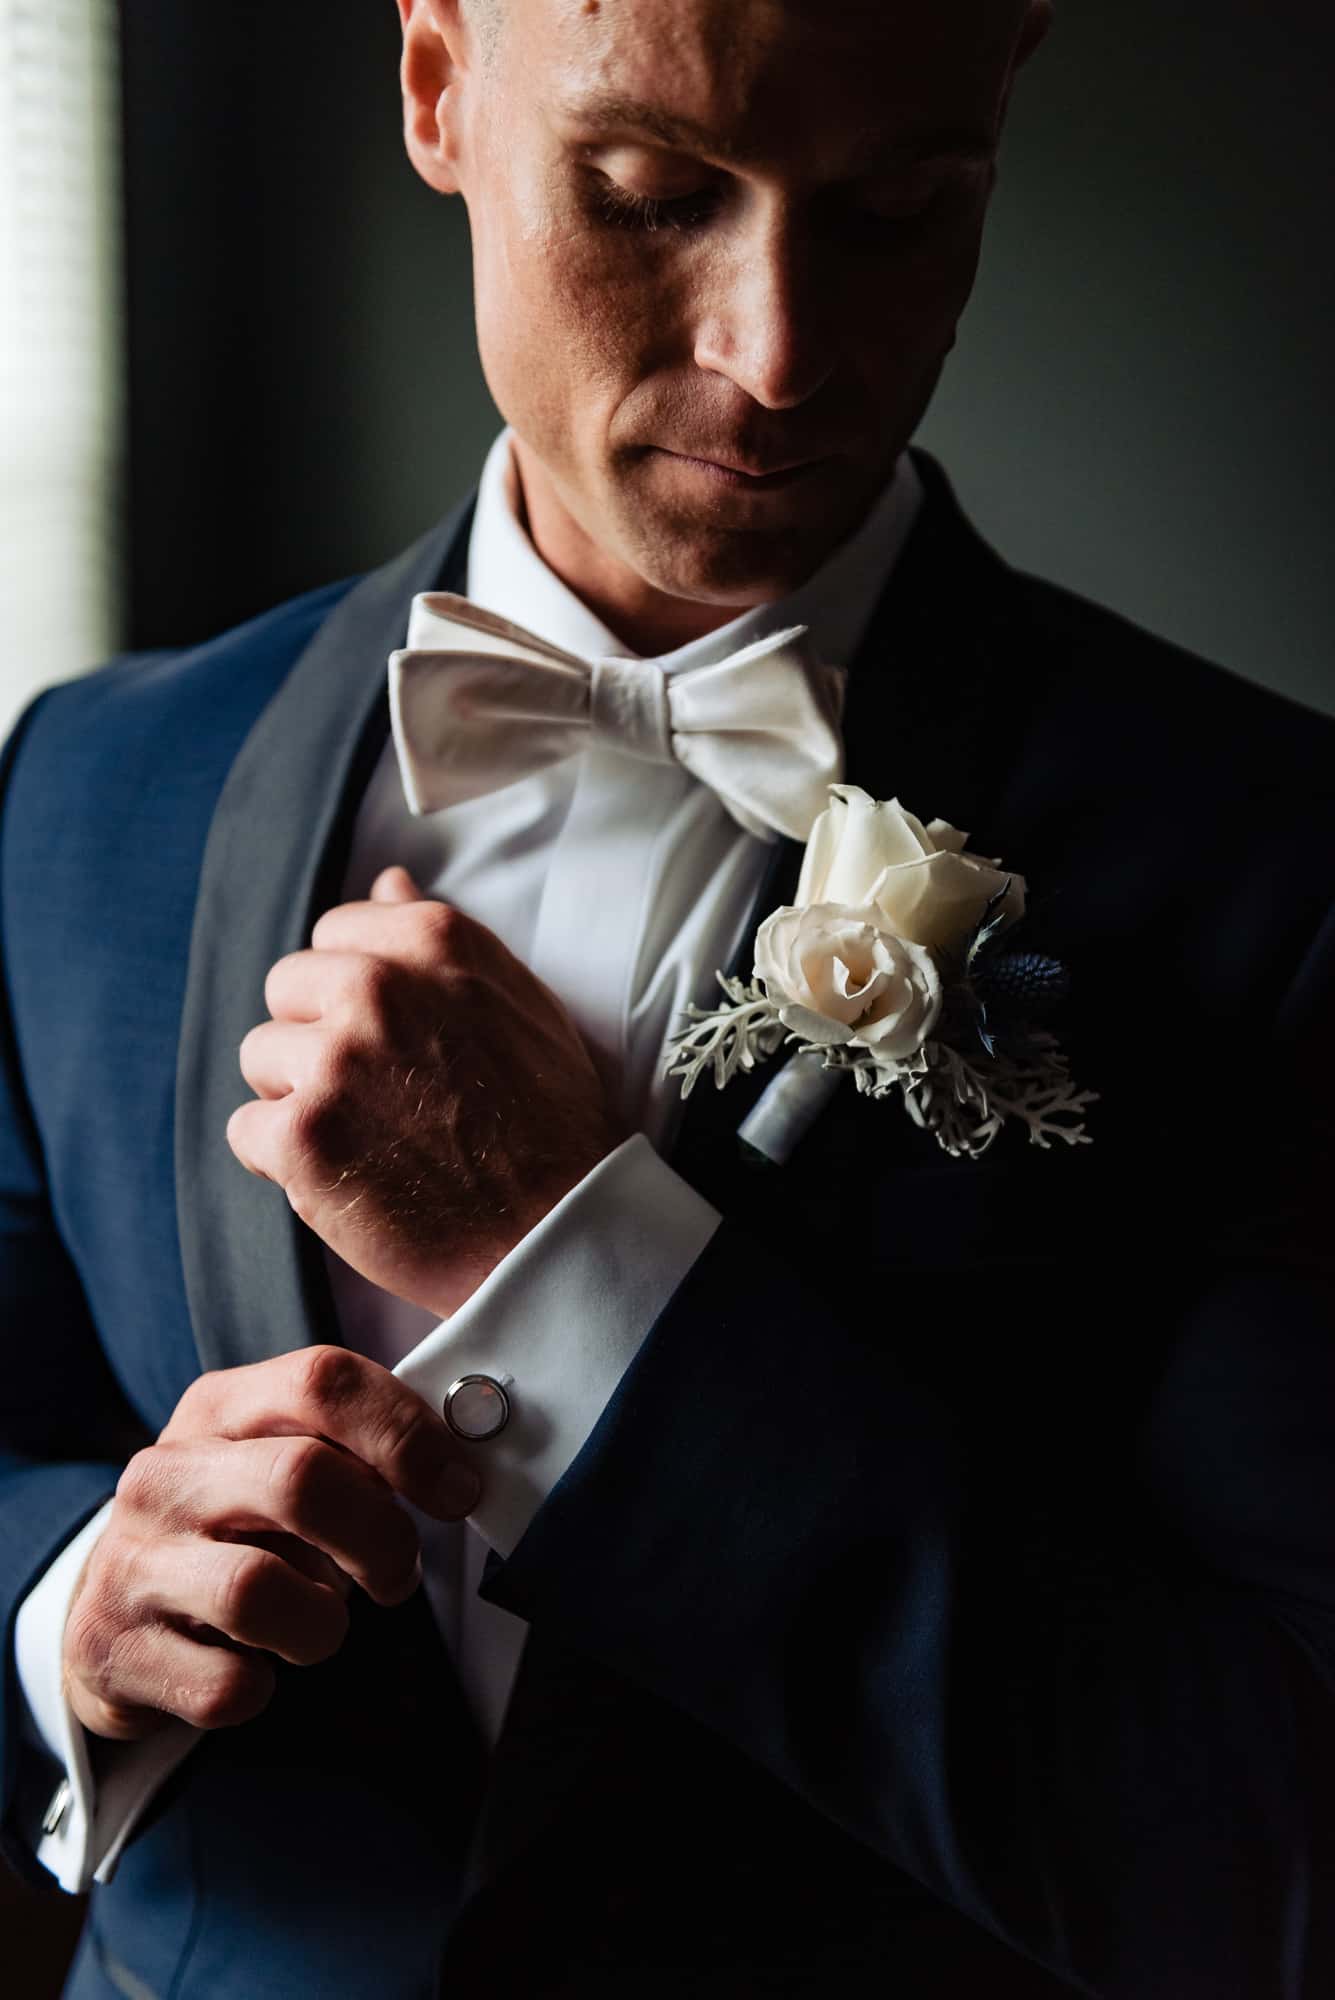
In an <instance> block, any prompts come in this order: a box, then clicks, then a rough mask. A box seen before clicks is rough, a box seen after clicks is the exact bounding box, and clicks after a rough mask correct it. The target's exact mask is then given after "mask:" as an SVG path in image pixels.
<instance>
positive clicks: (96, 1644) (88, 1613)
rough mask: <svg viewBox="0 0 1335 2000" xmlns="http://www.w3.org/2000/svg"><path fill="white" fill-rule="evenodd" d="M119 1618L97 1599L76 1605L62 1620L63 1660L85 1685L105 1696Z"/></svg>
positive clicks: (107, 1689) (108, 1685) (108, 1684)
mask: <svg viewBox="0 0 1335 2000" xmlns="http://www.w3.org/2000/svg"><path fill="white" fill-rule="evenodd" d="M119 1634H120V1625H119V1621H118V1620H117V1619H115V1618H114V1617H112V1616H111V1615H110V1614H109V1612H108V1610H107V1607H106V1605H105V1604H104V1603H102V1602H101V1601H100V1600H99V1599H97V1598H93V1599H91V1600H82V1601H80V1602H79V1603H78V1604H76V1605H75V1606H74V1608H73V1610H72V1611H71V1612H70V1615H69V1617H68V1619H67V1620H66V1623H65V1645H64V1653H65V1659H66V1661H67V1662H68V1663H69V1665H70V1666H71V1667H72V1668H73V1669H74V1671H75V1672H76V1673H77V1674H78V1676H79V1678H80V1680H81V1681H83V1682H84V1684H85V1686H87V1687H89V1688H91V1689H92V1691H93V1692H94V1693H95V1694H97V1695H99V1696H101V1697H103V1698H105V1696H106V1695H107V1693H108V1691H109V1688H110V1681H111V1674H112V1664H113V1659H114V1655H115V1650H116V1641H117V1639H118V1637H119Z"/></svg>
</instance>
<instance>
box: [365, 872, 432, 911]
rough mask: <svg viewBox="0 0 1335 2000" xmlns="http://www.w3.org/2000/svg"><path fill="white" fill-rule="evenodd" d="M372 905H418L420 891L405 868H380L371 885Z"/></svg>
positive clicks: (420, 898) (420, 897) (420, 899)
mask: <svg viewBox="0 0 1335 2000" xmlns="http://www.w3.org/2000/svg"><path fill="white" fill-rule="evenodd" d="M371 901H372V902H373V903H420V902H421V901H422V891H421V890H420V889H419V888H418V886H417V884H416V882H414V880H413V878H412V876H411V875H410V874H409V873H408V870H407V869H406V868H400V867H399V866H398V865H397V863H396V864H395V866H394V867H393V868H382V869H381V871H380V873H379V874H378V875H377V876H376V878H375V881H374V882H373V883H372V884H371Z"/></svg>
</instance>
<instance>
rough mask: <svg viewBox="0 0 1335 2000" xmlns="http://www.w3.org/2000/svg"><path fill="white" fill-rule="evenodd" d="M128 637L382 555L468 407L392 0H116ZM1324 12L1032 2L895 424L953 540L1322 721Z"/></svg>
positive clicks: (1329, 141) (470, 423) (422, 514)
mask: <svg viewBox="0 0 1335 2000" xmlns="http://www.w3.org/2000/svg"><path fill="white" fill-rule="evenodd" d="M124 7H125V35H126V45H125V85H126V124H127V136H126V176H127V195H128V201H129V208H130V239H129V276H130V325H131V343H132V345H131V352H132V367H131V391H132V484H131V528H132V548H133V574H132V589H131V603H132V610H133V632H132V635H131V636H132V638H133V640H134V642H135V643H140V644H154V643H161V642H166V641H176V640H183V639H187V638H191V637H197V636H202V635H203V634H205V633H208V632H210V631H214V630H217V629H218V628H219V627H220V626H222V625H224V624H226V623H228V622H230V621H231V620H233V619H235V618H238V617H241V616H244V615H246V614H247V613H249V612H251V611H254V610H257V609H259V608H261V607H263V606H264V605H266V604H269V603H272V602H274V601H276V600H277V599H278V598H281V597H282V596H284V595H287V594H289V593H291V592H293V591H296V590H299V589H302V588H304V587H306V586H308V585H312V584H315V583H319V582H323V581H325V580H327V579H328V578H330V577H334V576H338V575H342V574H346V573H348V572H350V571H353V570H357V569H361V568H364V567H366V566H367V565H369V564H370V563H373V562H375V561H377V560H378V559H380V558H381V557H383V556H385V555H388V554H389V553H391V552H392V551H393V550H394V549H396V548H397V547H399V546H401V545H402V544H403V543H404V542H406V541H407V540H409V539H410V538H411V537H412V536H413V535H415V534H416V533H418V532H419V531H420V530H421V528H422V527H423V526H425V525H426V524H427V523H428V522H429V521H430V520H432V519H434V518H435V517H436V516H437V515H438V514H440V513H441V512H442V511H443V510H444V509H445V508H446V507H447V506H448V505H449V504H450V502H451V501H453V500H454V499H455V498H456V497H457V496H458V495H459V494H460V493H462V492H463V491H465V490H466V489H467V488H468V486H469V485H471V483H472V480H473V477H474V474H475V472H476V468H477V466H478V463H479V461H480V457H481V453H482V451H483V449H484V448H485V445H486V444H487V442H488V441H489V439H490V437H491V436H492V435H493V434H494V429H495V426H496V422H497V418H496V415H495V412H494V410H493V409H492V407H491V405H490V402H489V400H488V398H487V395H486V391H485V387H484V385H483V383H482V380H481V375H480V372H479V369H478V366H477V362H476V358H475V356H474V353H473V344H472V318H471V304H470V299H469V264H468V242H467V223H466V218H465V215H464V212H463V209H462V205H461V204H460V203H458V202H446V201H442V200H439V199H437V198H435V197H433V196H431V195H429V194H428V193H427V191H426V190H425V189H424V188H423V187H422V186H421V185H420V183H418V181H417V180H416V178H415V177H414V176H413V174H412V173H411V171H410V169H409V168H408V165H407V163H406V161H405V159H404V157H403V153H402V149H401V141H400V137H399V104H398V85H397V47H398V32H397V21H396V16H395V10H394V7H393V4H392V0H230V4H229V5H228V6H227V7H226V8H222V7H216V8H204V7H198V6H182V5H179V4H173V5H171V6H163V5H162V4H161V0H124ZM1333 12H1335V10H1330V9H1329V8H1325V7H1322V8H1320V9H1318V8H1317V7H1316V6H1315V5H1312V6H1307V7H1299V6H1296V5H1294V4H1292V0H1285V3H1283V4H1279V5H1272V6H1270V7H1268V8H1266V9H1264V10H1262V9H1260V8H1258V7H1256V6H1255V4H1254V0H1208V4H1207V0H1173V5H1172V6H1171V8H1170V7H1168V6H1166V5H1165V4H1164V0H1084V4H1080V0H1058V22H1057V26H1056V28H1055V30H1054V32H1053V34H1052V36H1051V38H1050V39H1049V42H1048V44H1047V45H1046V47H1045V48H1044V49H1043V50H1042V51H1041V52H1040V54H1039V56H1038V57H1037V59H1036V61H1035V63H1034V65H1033V66H1032V68H1031V69H1030V70H1029V72H1028V73H1027V74H1026V76H1025V77H1024V78H1023V79H1022V81H1021V84H1020V88H1019V91H1018V94H1017V98H1016V102H1015V105H1014V108H1013V112H1012V121H1011V131H1010V135H1009V141H1008V146H1007V149H1006V154H1005V159H1004V168H1003V178H1002V184H1001V187H1000V189H999V191H998V194H997V199H996V206H995V210H994V215H993V222H992V230H991V235H990V238H989V242H988V246H987V250H986V254H985V258H984V265H983V270H982V274H981V277H980V282H979V289H978V293H977V296H976V299H975V301H974V304H973V306H972V308H971V310H970V313H969V316H968V318H967V319H966V321H965V325H964V329H963V333H962V336H961V342H960V346H959V348H958V349H957V351H956V354H955V355H954V357H953V358H952V361H951V364H950V367H949V369H948V371H947V375H946V378H945V380H944V382H943V384H942V387H941V389H940V391H939V394H938V398H937V402H936V404H935V405H934V407H933V409H932V411H931V412H930V414H929V416H928V419H927V422H926V424H925V425H924V428H923V431H922V434H921V435H922V439H923V442H924V443H926V444H928V445H929V446H930V447H931V448H932V449H933V450H935V451H936V452H937V453H938V455H939V456H940V457H941V458H942V459H943V461H944V462H945V464H946V466H947V468H948V469H949V471H950V472H951V474H952V476H953V478H954V480H955V482H956V485H957V487H958V489H959V491H960V493H961V495H962V497H963V499H964V501H965V504H966V506H967V507H968V508H969V509H970V511H971V512H972V513H973V515H974V518H975V519H976V520H977V522H978V524H979V525H980V526H981V527H982V529H983V530H984V532H985V533H986V534H988V535H989V537H990V538H991V539H992V540H993V541H994V542H995V543H996V544H997V546H998V547H999V548H1000V549H1001V550H1002V552H1003V553H1004V554H1005V555H1007V556H1008V557H1009V558H1011V559H1012V560H1014V561H1016V562H1019V563H1021V564H1023V565H1025V566H1027V567H1029V568H1032V569H1035V570H1038V571H1040V572H1041V573H1043V574H1045V575H1048V576H1051V577H1055V578H1057V579H1058V580H1059V581H1062V582H1064V583H1067V584H1069V585H1070V586H1071V587H1073V588H1075V589H1077V590H1080V591H1082V592H1084V593H1086V594H1088V595H1090V596H1093V597H1096V598H1099V599H1101V600H1103V601H1105V602H1107V603H1110V604H1112V605H1114V606H1116V607H1117V608H1118V609H1120V610H1123V611H1125V612H1127V613H1128V614H1129V615H1130V616H1132V617H1135V618H1137V619H1139V620H1140V621H1142V622H1144V623H1146V624H1148V625H1150V626H1152V627H1154V628H1155V629H1157V630H1159V631H1162V632H1166V633H1168V634H1170V635H1171V636H1173V637H1175V638H1177V639H1179V640H1181V641H1182V642H1183V643H1185V644H1188V645H1191V646H1194V647H1196V648H1198V649H1199V650H1201V651H1204V652H1206V653H1207V654H1209V655H1211V656H1212V657H1214V658H1216V659H1219V660H1221V661H1223V662H1225V663H1226V664H1228V665H1230V666H1233V667H1235V668H1237V669H1239V670H1240V671H1242V672H1245V673H1248V674H1251V675H1253V676H1255V677H1256V678H1258V679H1261V680H1265V681H1267V682H1270V683H1271V684H1273V685H1275V686H1279V687H1282V688H1286V689H1289V690H1290V691H1292V692H1294V693H1297V694H1300V695H1302V696H1303V697H1304V698H1305V699H1307V700H1310V701H1314V702H1317V703H1319V704H1320V705H1322V706H1324V707H1328V708H1332V709H1335V668H1333V667H1332V664H1331V644H1330V633H1331V629H1332V618H1331V610H1332V602H1331V599H1332V589H1331V573H1332V564H1331V561H1330V556H1329V543H1330V534H1331V525H1332V518H1333V517H1335V472H1332V465H1331V451H1330V444H1329V438H1328V432H1329V428H1330V421H1329V420H1330V414H1331V401H1332V394H1331V389H1330V387H1329V363H1328V358H1327V357H1328V352H1329V348H1330V331H1329V330H1330V325H1331V320H1332V310H1331V308H1332V304H1333V303H1335V301H1333V299H1332V290H1333V286H1332V276H1331V258H1330V251H1329V237H1330V233H1331V232H1330V223H1329V218H1328V210H1329V207H1330V201H1331V194H1332V189H1335V172H1332V168H1333V167H1335V139H1333V138H1332V121H1331V117H1330V103H1329V98H1330V91H1329V84H1328V78H1329V76H1330V75H1331V74H1332V73H1335V23H1333V22H1332V13H1333Z"/></svg>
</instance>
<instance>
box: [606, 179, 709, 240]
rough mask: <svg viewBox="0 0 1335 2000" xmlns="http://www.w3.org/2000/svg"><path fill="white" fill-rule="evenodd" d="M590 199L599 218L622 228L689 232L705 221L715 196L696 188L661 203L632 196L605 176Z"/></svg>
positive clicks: (628, 189) (637, 195)
mask: <svg viewBox="0 0 1335 2000" xmlns="http://www.w3.org/2000/svg"><path fill="white" fill-rule="evenodd" d="M593 198H594V203H595V206H596V208H597V211H598V213H599V215H600V216H601V217H602V219H603V220H604V221H606V222H609V223H611V224H613V226H614V227H619V228H622V229H691V228H694V227H696V226H697V225H698V224H699V223H702V222H707V221H708V219H709V217H710V216H711V215H712V214H713V213H714V211H715V209H716V208H717V206H718V196H717V194H716V193H715V191H714V190H713V189H712V188H700V189H698V190H697V191H696V192H694V193H693V194H685V195H676V196H674V197H673V198H672V200H670V201H664V200H662V199H660V198H657V197H655V196H652V195H647V194H635V193H633V192H632V190H631V189H630V188H623V187H620V186H619V185H618V184H617V182H616V181H613V180H609V179H608V178H607V176H606V175H605V174H599V175H598V176H597V178H596V180H595V182H594V187H593Z"/></svg>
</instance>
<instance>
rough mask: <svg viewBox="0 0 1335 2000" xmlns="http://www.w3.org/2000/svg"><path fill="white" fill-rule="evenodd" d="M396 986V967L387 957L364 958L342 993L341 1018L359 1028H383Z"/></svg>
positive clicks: (351, 974) (352, 973)
mask: <svg viewBox="0 0 1335 2000" xmlns="http://www.w3.org/2000/svg"><path fill="white" fill-rule="evenodd" d="M397 984H398V972H397V968H396V967H395V966H394V965H392V964H391V963H390V961H389V960H388V959H387V958H369V957H368V958H363V959H362V960H361V961H360V962H359V963H358V965H357V968H356V970H355V971H354V972H351V973H350V974H349V976H348V980H347V984H346V986H345V988H344V993H343V1008H342V1012H343V1016H344V1019H345V1020H347V1021H355V1022H357V1023H358V1025H359V1026H363V1027H364V1026H366V1025H368V1024H369V1025H370V1026H372V1027H378V1026H382V1025H383V1024H384V1022H385V1021H386V1019H387V1017H388V1014H389V1009H390V1005H391V1003H392V1001H393V997H394V989H395V987H396V986H397Z"/></svg>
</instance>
